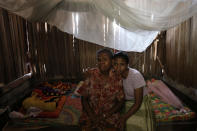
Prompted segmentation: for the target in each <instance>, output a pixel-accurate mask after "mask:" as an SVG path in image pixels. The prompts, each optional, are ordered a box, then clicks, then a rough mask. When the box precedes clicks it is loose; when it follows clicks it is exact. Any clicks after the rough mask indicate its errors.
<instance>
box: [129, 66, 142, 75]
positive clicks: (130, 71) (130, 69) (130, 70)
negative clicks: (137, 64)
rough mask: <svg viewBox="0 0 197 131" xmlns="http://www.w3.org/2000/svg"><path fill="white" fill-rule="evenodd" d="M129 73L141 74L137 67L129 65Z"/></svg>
mask: <svg viewBox="0 0 197 131" xmlns="http://www.w3.org/2000/svg"><path fill="white" fill-rule="evenodd" d="M129 73H131V74H141V73H140V72H139V71H138V70H137V69H134V68H131V67H129Z"/></svg>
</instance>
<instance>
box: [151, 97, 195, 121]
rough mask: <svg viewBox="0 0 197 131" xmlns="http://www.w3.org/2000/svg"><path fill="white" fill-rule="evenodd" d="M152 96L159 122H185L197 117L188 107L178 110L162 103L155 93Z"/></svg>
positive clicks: (153, 106) (156, 117)
mask: <svg viewBox="0 0 197 131" xmlns="http://www.w3.org/2000/svg"><path fill="white" fill-rule="evenodd" d="M150 96H151V103H152V108H153V111H154V115H155V119H156V121H157V122H171V121H185V120H190V119H194V118H195V117H196V113H195V112H193V111H192V110H191V109H190V108H189V107H187V106H184V107H183V108H182V109H177V108H175V107H173V106H171V105H170V104H167V103H165V102H164V101H162V100H161V98H159V97H158V96H157V95H156V94H154V93H150Z"/></svg>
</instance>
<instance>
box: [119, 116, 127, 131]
mask: <svg viewBox="0 0 197 131" xmlns="http://www.w3.org/2000/svg"><path fill="white" fill-rule="evenodd" d="M126 121H127V119H126V118H125V117H121V118H120V120H119V121H118V123H117V125H116V127H117V128H119V129H121V130H120V131H123V130H124V128H125V125H126Z"/></svg>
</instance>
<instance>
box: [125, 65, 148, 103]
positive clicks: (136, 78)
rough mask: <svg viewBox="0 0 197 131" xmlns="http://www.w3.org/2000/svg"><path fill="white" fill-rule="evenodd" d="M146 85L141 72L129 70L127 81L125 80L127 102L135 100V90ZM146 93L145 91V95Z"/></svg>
mask: <svg viewBox="0 0 197 131" xmlns="http://www.w3.org/2000/svg"><path fill="white" fill-rule="evenodd" d="M145 85H146V82H145V81H144V77H143V76H142V75H141V73H140V72H139V71H137V70H136V69H133V68H129V73H128V76H127V78H126V79H123V87H124V93H125V99H126V100H133V99H134V89H137V88H140V87H143V86H145ZM145 94H146V91H145V89H144V95H145Z"/></svg>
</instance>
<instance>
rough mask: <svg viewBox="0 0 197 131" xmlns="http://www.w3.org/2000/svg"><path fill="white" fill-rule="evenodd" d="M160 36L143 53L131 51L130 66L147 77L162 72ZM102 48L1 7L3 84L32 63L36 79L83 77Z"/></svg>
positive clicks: (162, 44)
mask: <svg viewBox="0 0 197 131" xmlns="http://www.w3.org/2000/svg"><path fill="white" fill-rule="evenodd" d="M158 39H159V40H156V41H155V42H154V43H153V44H152V45H151V46H150V47H148V49H147V50H146V51H145V52H143V53H133V52H130V53H128V54H129V57H130V65H131V66H132V67H133V68H136V69H138V70H139V71H140V72H142V73H143V75H144V76H146V77H148V78H149V77H152V76H155V77H160V76H161V75H162V74H161V67H160V65H159V63H158V61H157V59H156V56H159V58H160V59H161V61H162V62H163V61H164V60H165V33H162V34H161V35H159V37H158ZM100 48H103V47H102V46H99V45H96V44H93V43H89V42H86V41H82V40H79V39H76V38H74V37H73V36H72V35H69V34H67V33H63V32H61V31H59V30H58V29H57V28H56V27H52V26H50V25H48V24H46V23H36V22H33V23H30V22H28V21H26V20H24V19H22V18H21V17H19V16H16V15H14V14H11V13H8V12H7V11H5V10H3V9H0V72H2V73H0V83H5V84H6V83H8V82H10V81H12V80H14V79H16V78H18V77H20V76H22V75H24V74H25V73H27V72H28V69H27V66H26V65H27V64H29V63H31V65H32V68H33V72H34V74H35V76H36V78H37V79H48V78H58V77H59V78H60V77H63V78H64V79H80V77H81V73H82V71H83V70H84V69H86V68H87V67H95V66H96V51H97V50H98V49H100ZM112 50H113V49H112Z"/></svg>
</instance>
